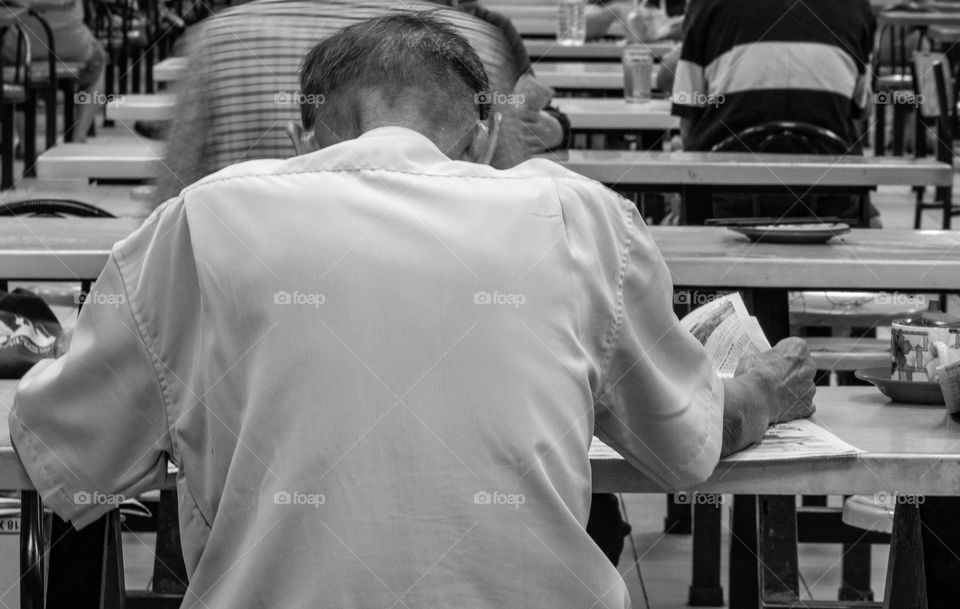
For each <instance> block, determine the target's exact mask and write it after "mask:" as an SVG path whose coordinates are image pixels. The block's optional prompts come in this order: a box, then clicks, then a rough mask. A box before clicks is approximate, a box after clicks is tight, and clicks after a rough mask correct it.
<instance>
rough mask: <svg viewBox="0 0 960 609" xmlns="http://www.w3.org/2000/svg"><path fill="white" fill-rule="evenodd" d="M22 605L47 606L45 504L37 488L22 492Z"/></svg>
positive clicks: (27, 607)
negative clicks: (44, 599) (44, 545)
mask: <svg viewBox="0 0 960 609" xmlns="http://www.w3.org/2000/svg"><path fill="white" fill-rule="evenodd" d="M20 574H21V576H22V577H21V578H20V607H22V608H23V609H43V606H44V603H43V505H42V503H41V502H40V495H39V494H38V493H37V491H21V492H20Z"/></svg>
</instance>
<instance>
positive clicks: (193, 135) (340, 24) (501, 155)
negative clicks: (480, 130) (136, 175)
mask: <svg viewBox="0 0 960 609" xmlns="http://www.w3.org/2000/svg"><path fill="white" fill-rule="evenodd" d="M432 6H434V5H433V4H430V3H428V2H425V1H417V2H412V1H411V2H404V3H401V4H397V3H389V2H367V1H365V0H255V1H253V2H249V3H245V4H242V5H240V6H236V7H233V8H230V9H227V10H224V11H221V12H219V13H217V14H216V15H214V16H212V17H210V18H208V19H205V20H204V21H203V22H201V23H198V24H196V25H194V26H192V27H191V29H190V31H189V32H188V33H187V35H186V36H185V38H186V40H184V44H183V46H184V49H185V50H186V51H187V57H188V62H187V63H188V68H187V70H186V74H185V77H184V79H183V80H182V81H181V82H180V83H179V86H178V91H179V94H178V98H177V108H176V112H175V113H174V116H173V118H172V120H171V121H170V125H169V126H168V128H167V129H166V135H167V138H168V141H169V145H168V146H167V147H166V151H165V155H164V160H163V167H162V171H161V172H160V175H159V176H158V178H157V189H156V196H155V200H156V202H157V203H158V204H159V203H162V202H163V201H165V200H167V199H169V198H170V197H172V196H175V195H176V194H177V193H179V192H180V191H181V190H182V189H183V188H184V187H185V186H187V185H189V184H191V183H192V182H195V181H197V180H199V179H201V178H203V177H206V176H208V175H210V174H212V173H214V172H215V171H218V170H220V169H223V168H224V167H226V166H228V165H230V164H232V163H237V162H240V161H244V160H253V159H273V158H286V157H287V156H288V155H289V154H290V153H291V152H292V150H291V148H290V141H289V139H288V137H287V133H286V127H287V125H288V123H290V122H291V121H297V120H298V117H299V112H298V105H297V104H296V103H295V102H296V100H297V99H298V98H299V95H300V91H298V89H297V72H298V68H299V62H300V59H301V58H302V57H303V56H304V54H305V53H306V52H307V51H308V50H309V49H310V48H311V47H312V46H313V45H314V44H316V42H317V41H319V40H321V39H322V38H324V37H325V36H329V35H332V34H333V33H335V32H337V31H339V30H340V29H342V28H344V27H346V26H347V25H350V24H353V23H356V22H358V21H363V20H364V19H365V18H372V17H378V16H381V15H385V14H391V13H396V12H410V11H411V10H412V9H413V8H414V7H422V8H423V9H426V8H429V7H432ZM437 11H438V16H439V17H441V18H442V19H444V20H445V21H447V22H449V23H451V24H453V25H454V26H455V27H456V28H457V30H458V31H460V32H461V33H462V34H463V35H464V36H465V37H466V38H467V39H468V40H469V41H470V43H471V44H472V45H474V48H475V49H477V51H478V53H479V54H480V57H481V60H482V61H484V62H485V64H484V66H485V68H486V70H487V76H488V78H489V80H490V82H491V91H492V92H503V91H511V90H513V88H514V85H515V83H516V80H517V74H516V72H515V71H514V68H513V64H512V62H511V53H510V50H509V49H508V48H507V43H506V40H505V39H504V38H503V37H502V36H501V35H500V31H499V30H498V29H497V28H495V27H494V26H492V25H490V24H487V23H484V22H482V21H480V20H479V19H477V18H475V17H473V16H470V15H467V14H465V13H462V12H460V11H457V10H450V9H446V8H440V7H437ZM484 93H489V92H484ZM497 102H499V103H495V104H494V105H495V106H497V107H498V110H500V112H499V113H500V115H501V116H502V117H503V125H504V129H503V130H502V131H501V132H500V137H499V139H498V142H497V147H496V150H495V151H494V156H493V157H492V161H491V163H492V164H493V165H495V166H496V167H501V168H506V167H512V166H514V165H517V164H519V163H521V162H523V161H524V160H526V159H527V158H529V156H530V155H529V153H528V152H527V149H526V146H525V145H524V142H523V141H522V139H521V137H522V132H521V129H520V126H519V123H520V120H519V117H518V116H517V114H518V112H517V109H516V108H515V107H514V106H512V105H509V104H504V103H502V102H503V97H501V96H497ZM315 103H323V99H322V98H318V99H316V100H315Z"/></svg>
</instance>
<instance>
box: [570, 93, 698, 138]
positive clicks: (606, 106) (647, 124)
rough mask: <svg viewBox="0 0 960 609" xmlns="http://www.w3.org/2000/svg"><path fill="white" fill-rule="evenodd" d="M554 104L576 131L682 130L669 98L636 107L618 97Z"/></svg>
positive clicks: (577, 98) (590, 98)
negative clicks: (673, 113)
mask: <svg viewBox="0 0 960 609" xmlns="http://www.w3.org/2000/svg"><path fill="white" fill-rule="evenodd" d="M553 103H554V105H555V106H556V107H557V108H559V109H560V111H562V112H563V113H564V114H566V115H567V118H569V119H570V126H571V127H572V128H573V129H597V130H603V129H610V130H617V129H656V130H660V129H662V130H664V131H667V130H672V129H679V128H680V119H679V118H678V117H676V116H671V114H670V101H669V100H666V99H651V100H650V101H647V102H644V103H641V104H633V103H628V102H626V101H624V100H623V99H620V98H616V97H557V98H555V99H554V100H553Z"/></svg>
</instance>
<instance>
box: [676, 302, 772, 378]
mask: <svg viewBox="0 0 960 609" xmlns="http://www.w3.org/2000/svg"><path fill="white" fill-rule="evenodd" d="M680 325H681V326H683V328H684V329H685V330H687V331H689V332H690V333H691V334H693V335H694V336H695V337H696V339H697V340H698V341H700V344H701V345H703V346H704V348H705V349H706V350H707V354H708V355H709V356H710V360H711V361H712V362H713V368H714V370H716V371H717V376H719V377H720V378H733V373H734V372H736V370H737V364H739V363H740V359H741V358H743V356H745V355H748V354H753V355H757V354H760V353H762V352H764V351H766V350H767V349H769V348H770V343H769V342H767V337H766V336H764V334H763V330H762V329H760V324H759V323H758V322H757V318H756V317H751V316H750V314H749V313H747V307H746V306H745V305H744V304H743V299H742V298H741V297H740V294H737V293H733V294H727V295H726V296H723V297H720V298H717V299H716V300H713V301H711V302H709V303H707V304H705V305H703V306H702V307H698V308H697V309H695V310H693V311H692V312H691V313H690V314H689V315H687V316H686V317H684V318H683V319H681V320H680Z"/></svg>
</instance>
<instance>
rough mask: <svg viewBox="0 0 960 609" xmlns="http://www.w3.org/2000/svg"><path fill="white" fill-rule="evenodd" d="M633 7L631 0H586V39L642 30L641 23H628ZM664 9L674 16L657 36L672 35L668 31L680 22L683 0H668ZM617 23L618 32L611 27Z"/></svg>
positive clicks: (654, 4)
mask: <svg viewBox="0 0 960 609" xmlns="http://www.w3.org/2000/svg"><path fill="white" fill-rule="evenodd" d="M641 4H642V3H641ZM647 6H648V7H650V8H660V7H662V6H663V5H662V4H661V2H659V1H649V2H648V4H647ZM633 8H634V5H633V0H587V11H586V20H587V24H586V25H587V39H588V40H589V39H591V38H603V37H604V36H609V35H611V34H613V35H616V36H623V35H624V33H626V32H629V31H630V30H631V29H632V30H633V31H642V26H641V24H639V23H634V24H631V23H630V22H631V18H630V13H631V12H632V11H633ZM665 10H666V15H670V16H672V17H676V18H675V19H671V20H670V21H669V22H668V23H664V24H663V25H664V26H667V25H669V26H671V27H670V28H669V29H668V30H666V31H664V32H663V33H664V34H665V35H664V36H658V37H665V38H671V37H672V36H670V34H669V32H670V31H674V30H675V28H674V27H673V26H674V25H675V24H679V22H680V17H679V15H682V14H683V11H684V0H668V1H667V3H666V7H665ZM661 16H663V13H661ZM617 24H619V25H620V26H621V27H620V28H618V29H620V30H621V31H619V32H615V31H614V30H613V29H612V28H613V26H615V25H617ZM638 28H639V29H638Z"/></svg>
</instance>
